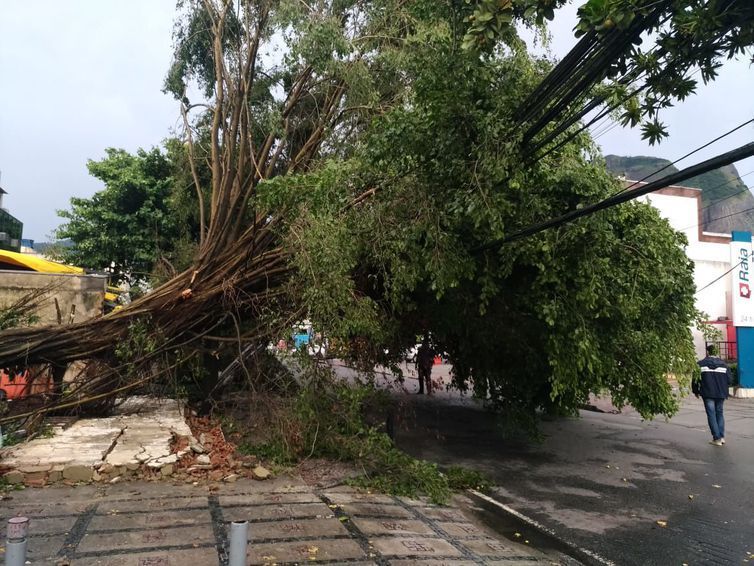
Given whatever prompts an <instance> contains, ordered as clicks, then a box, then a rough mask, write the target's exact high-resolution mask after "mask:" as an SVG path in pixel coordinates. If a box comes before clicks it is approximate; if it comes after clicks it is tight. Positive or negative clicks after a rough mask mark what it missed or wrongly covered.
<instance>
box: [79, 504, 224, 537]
mask: <svg viewBox="0 0 754 566" xmlns="http://www.w3.org/2000/svg"><path fill="white" fill-rule="evenodd" d="M211 522H212V516H211V515H210V512H209V509H206V508H204V509H181V510H180V511H157V512H148V513H111V514H107V515H95V516H94V517H93V518H92V522H91V523H89V529H88V530H89V532H95V531H106V530H112V529H162V528H169V527H177V526H186V525H209V524H211Z"/></svg>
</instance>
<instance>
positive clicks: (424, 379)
mask: <svg viewBox="0 0 754 566" xmlns="http://www.w3.org/2000/svg"><path fill="white" fill-rule="evenodd" d="M434 363H435V353H434V351H433V350H432V347H431V346H430V345H429V340H428V339H427V338H426V337H425V338H424V340H422V345H421V346H419V351H418V352H417V353H416V372H417V373H418V374H419V395H422V394H424V384H425V383H426V384H427V395H432V366H433V365H434Z"/></svg>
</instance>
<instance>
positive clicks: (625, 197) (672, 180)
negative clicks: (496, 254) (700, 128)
mask: <svg viewBox="0 0 754 566" xmlns="http://www.w3.org/2000/svg"><path fill="white" fill-rule="evenodd" d="M752 156H754V142H752V143H748V144H746V145H743V146H741V147H739V148H736V149H734V150H732V151H728V152H726V153H723V154H720V155H718V156H716V157H713V158H711V159H707V160H706V161H703V162H701V163H698V164H696V165H692V166H690V167H687V168H686V169H684V170H682V171H678V172H677V173H671V174H670V175H666V176H665V177H663V178H662V179H658V180H656V181H652V182H651V183H647V184H646V185H645V186H643V187H640V188H638V189H634V190H633V191H631V192H628V193H626V192H624V193H620V194H616V195H613V196H610V197H607V198H605V199H603V200H601V201H598V202H596V203H594V204H591V205H588V206H585V207H583V208H579V209H576V210H571V211H569V212H566V213H565V214H561V215H560V216H557V217H555V218H551V219H549V220H545V221H542V222H538V223H536V224H532V225H530V226H527V227H525V228H523V229H521V230H519V231H518V232H515V233H513V234H511V235H510V236H506V237H505V238H500V239H497V240H494V241H492V242H488V243H487V244H483V245H481V246H478V247H476V248H475V249H474V250H473V251H484V250H488V249H491V248H495V247H498V246H500V245H502V244H507V243H511V242H514V241H517V240H520V239H522V238H526V237H529V236H533V235H535V234H538V233H539V232H543V231H544V230H548V229H550V228H557V227H558V226H562V225H563V224H568V223H570V222H573V221H574V220H576V219H578V218H581V217H583V216H589V215H591V214H594V213H595V212H598V211H600V210H604V209H607V208H611V207H613V206H616V205H618V204H622V203H624V202H628V201H630V200H634V199H636V198H638V197H640V196H644V195H646V194H649V193H652V192H654V191H657V190H659V189H662V188H665V187H667V186H669V185H674V184H676V183H679V182H681V181H685V180H686V179H690V178H692V177H696V176H697V175H701V174H703V173H707V172H708V171H712V170H713V169H719V168H720V167H723V166H724V165H730V164H731V163H735V162H736V161H740V160H741V159H745V158H747V157H752Z"/></svg>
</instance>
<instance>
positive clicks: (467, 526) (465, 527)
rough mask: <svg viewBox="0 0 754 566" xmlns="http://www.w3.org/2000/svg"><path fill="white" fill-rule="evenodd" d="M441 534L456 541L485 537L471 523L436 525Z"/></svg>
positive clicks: (485, 534)
mask: <svg viewBox="0 0 754 566" xmlns="http://www.w3.org/2000/svg"><path fill="white" fill-rule="evenodd" d="M437 526H438V527H440V528H441V529H442V530H443V532H445V533H447V534H448V535H450V536H451V537H453V538H456V539H465V538H472V537H486V536H487V533H486V532H485V531H484V530H482V529H480V528H479V527H477V526H475V525H473V524H471V523H437Z"/></svg>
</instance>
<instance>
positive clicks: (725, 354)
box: [704, 340, 738, 362]
mask: <svg viewBox="0 0 754 566" xmlns="http://www.w3.org/2000/svg"><path fill="white" fill-rule="evenodd" d="M708 346H715V348H716V349H717V356H718V357H720V358H722V359H723V360H725V361H726V362H735V361H737V360H738V351H737V349H736V343H735V342H727V341H724V340H715V341H712V342H706V343H705V344H704V348H705V351H706V349H707V347H708Z"/></svg>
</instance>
